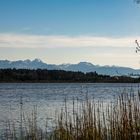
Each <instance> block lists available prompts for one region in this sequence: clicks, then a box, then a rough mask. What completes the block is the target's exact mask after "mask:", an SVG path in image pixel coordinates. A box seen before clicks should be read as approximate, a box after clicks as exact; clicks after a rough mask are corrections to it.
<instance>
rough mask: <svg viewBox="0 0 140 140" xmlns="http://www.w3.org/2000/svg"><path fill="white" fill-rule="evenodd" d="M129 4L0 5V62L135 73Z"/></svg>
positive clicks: (45, 1) (135, 15) (138, 17)
mask: <svg viewBox="0 0 140 140" xmlns="http://www.w3.org/2000/svg"><path fill="white" fill-rule="evenodd" d="M135 39H137V40H139V41H140V4H136V3H134V0H0V59H9V60H18V59H23V60H24V59H31V60H32V59H34V58H40V59H42V60H43V61H44V62H47V63H55V64H60V63H78V62H80V61H88V62H91V63H93V64H100V65H119V66H128V67H133V68H140V63H139V61H140V53H139V54H136V53H135V47H136V45H135Z"/></svg>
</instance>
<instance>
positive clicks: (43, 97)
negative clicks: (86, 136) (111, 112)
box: [0, 83, 139, 129]
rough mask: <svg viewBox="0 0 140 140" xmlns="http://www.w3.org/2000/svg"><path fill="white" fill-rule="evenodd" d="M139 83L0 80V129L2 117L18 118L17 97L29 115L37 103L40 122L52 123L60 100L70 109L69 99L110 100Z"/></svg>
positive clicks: (61, 105) (61, 103)
mask: <svg viewBox="0 0 140 140" xmlns="http://www.w3.org/2000/svg"><path fill="white" fill-rule="evenodd" d="M138 90H139V84H131V83H129V84H127V83H125V84H124V83H123V84H121V83H88V84H87V83H1V84H0V129H3V123H4V122H5V121H6V120H14V121H15V122H17V123H18V122H20V121H19V120H20V107H21V106H20V101H21V98H22V103H23V111H24V113H25V115H27V116H28V115H29V114H30V113H31V111H32V110H33V108H34V106H37V114H38V122H39V123H40V125H42V124H43V123H44V121H45V120H46V119H47V120H48V122H49V123H48V125H50V126H52V124H53V123H54V121H55V115H56V114H59V113H60V111H61V108H62V107H64V104H65V102H64V100H65V99H66V100H67V105H68V107H69V108H70V109H71V108H72V101H73V99H77V101H78V102H81V101H83V100H85V97H86V95H88V98H89V99H91V100H92V99H93V98H94V99H95V100H96V101H98V100H101V101H103V102H106V103H108V102H111V101H114V99H116V98H117V97H118V96H119V94H121V93H122V92H124V93H127V92H128V93H130V92H134V93H137V91H138Z"/></svg>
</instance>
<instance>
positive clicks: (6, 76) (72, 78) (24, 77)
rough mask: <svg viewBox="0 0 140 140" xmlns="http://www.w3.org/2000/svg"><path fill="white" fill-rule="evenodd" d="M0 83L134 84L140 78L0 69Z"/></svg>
mask: <svg viewBox="0 0 140 140" xmlns="http://www.w3.org/2000/svg"><path fill="white" fill-rule="evenodd" d="M0 82H89V83H95V82H106V83H107V82H108V83H115V82H116V83H117V82H118V83H130V82H132V83H134V82H135V83H136V82H140V78H131V77H127V76H108V75H99V74H97V73H96V72H88V73H83V72H73V71H64V70H47V69H37V70H29V69H0Z"/></svg>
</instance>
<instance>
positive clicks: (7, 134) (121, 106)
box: [1, 92, 140, 140]
mask: <svg viewBox="0 0 140 140" xmlns="http://www.w3.org/2000/svg"><path fill="white" fill-rule="evenodd" d="M21 109H22V104H21ZM21 111H22V114H21V122H20V126H19V127H17V126H16V125H15V123H14V122H10V121H7V123H6V129H5V130H4V133H3V134H2V135H1V140H139V139H140V92H138V94H137V95H135V94H133V93H130V94H127V93H122V94H121V95H120V96H119V97H118V98H117V99H116V100H115V101H113V102H110V103H108V104H107V105H106V103H104V102H101V101H95V100H94V99H93V100H89V99H88V97H86V99H85V100H84V101H82V102H80V103H79V102H78V101H75V100H73V107H72V109H71V110H69V109H68V105H67V101H65V107H64V108H63V109H62V111H61V113H60V114H59V115H58V116H56V125H55V127H54V128H53V129H52V131H50V132H48V129H47V125H46V127H45V129H43V128H40V127H39V125H38V122H37V112H36V108H35V109H34V111H33V112H32V114H31V116H30V117H25V116H24V113H23V110H21ZM46 124H47V123H46Z"/></svg>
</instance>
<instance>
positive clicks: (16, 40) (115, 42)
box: [0, 34, 140, 48]
mask: <svg viewBox="0 0 140 140" xmlns="http://www.w3.org/2000/svg"><path fill="white" fill-rule="evenodd" d="M135 39H140V37H121V38H111V37H96V36H73V37H71V36H45V35H44V36H43V35H42V36H41V35H22V34H0V47H14V48H61V47H65V48H67V47H74V48H75V47H133V46H135V44H134V41H135Z"/></svg>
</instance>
